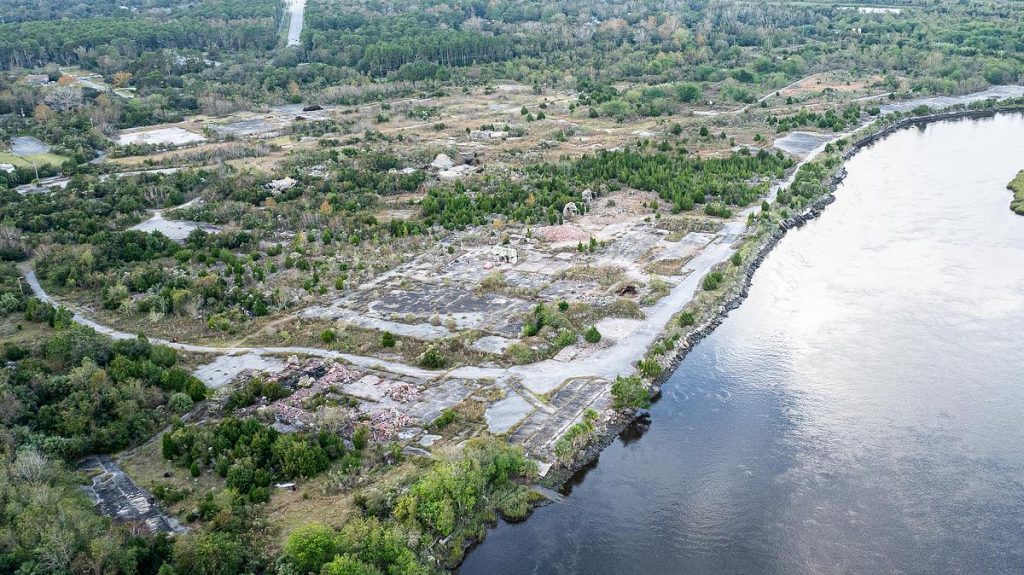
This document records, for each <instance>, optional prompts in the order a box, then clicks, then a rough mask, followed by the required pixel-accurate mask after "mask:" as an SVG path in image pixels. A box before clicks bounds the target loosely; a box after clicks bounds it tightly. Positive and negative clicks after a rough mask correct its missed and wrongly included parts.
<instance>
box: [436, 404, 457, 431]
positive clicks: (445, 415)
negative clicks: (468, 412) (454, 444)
mask: <svg viewBox="0 0 1024 575" xmlns="http://www.w3.org/2000/svg"><path fill="white" fill-rule="evenodd" d="M457 417H458V414H457V413H455V410H454V409H445V410H444V411H442V412H441V415H438V416H437V419H435V420H434V422H433V423H431V425H430V426H431V427H432V428H434V429H435V430H441V429H444V428H446V427H448V426H449V425H451V424H452V423H454V422H455V419H456V418H457Z"/></svg>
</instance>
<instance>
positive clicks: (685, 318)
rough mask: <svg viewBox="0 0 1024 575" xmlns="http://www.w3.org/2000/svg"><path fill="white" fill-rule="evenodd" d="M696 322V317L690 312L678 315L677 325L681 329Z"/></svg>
mask: <svg viewBox="0 0 1024 575" xmlns="http://www.w3.org/2000/svg"><path fill="white" fill-rule="evenodd" d="M696 322H697V316H696V314H694V313H693V312H692V311H690V310H686V311H684V312H682V313H680V314H679V325H680V326H681V327H689V326H691V325H693V324H694V323H696Z"/></svg>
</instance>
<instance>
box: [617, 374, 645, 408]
mask: <svg viewBox="0 0 1024 575" xmlns="http://www.w3.org/2000/svg"><path fill="white" fill-rule="evenodd" d="M612 399H613V400H614V405H615V409H635V408H647V407H650V405H651V395H650V393H648V392H647V386H646V385H644V382H643V380H642V379H640V377H639V376H636V375H631V376H629V377H621V376H620V377H616V378H615V383H613V384H612Z"/></svg>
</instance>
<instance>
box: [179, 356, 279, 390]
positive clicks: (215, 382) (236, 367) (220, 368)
mask: <svg viewBox="0 0 1024 575" xmlns="http://www.w3.org/2000/svg"><path fill="white" fill-rule="evenodd" d="M284 365H285V362H284V360H282V359H278V358H276V357H267V356H264V355H259V354H256V353H246V354H244V355H222V356H220V357H218V358H217V359H215V360H213V361H211V362H210V363H208V364H206V365H201V366H199V367H198V368H196V370H195V371H194V372H192V375H194V376H196V377H198V378H199V380H200V381H202V382H203V383H205V384H206V387H209V388H210V389H217V388H220V387H224V386H225V385H227V384H229V383H231V381H232V380H233V379H235V377H237V376H238V374H239V373H241V372H243V371H245V370H249V369H252V370H257V371H267V370H273V369H280V368H282V367H284Z"/></svg>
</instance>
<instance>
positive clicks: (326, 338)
mask: <svg viewBox="0 0 1024 575" xmlns="http://www.w3.org/2000/svg"><path fill="white" fill-rule="evenodd" d="M337 340H338V334H336V333H334V330H333V329H325V330H323V331H322V332H320V341H322V342H324V343H326V344H332V343H334V342H335V341H337Z"/></svg>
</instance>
